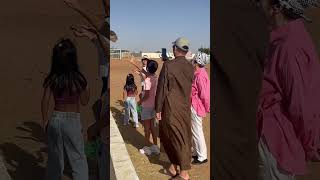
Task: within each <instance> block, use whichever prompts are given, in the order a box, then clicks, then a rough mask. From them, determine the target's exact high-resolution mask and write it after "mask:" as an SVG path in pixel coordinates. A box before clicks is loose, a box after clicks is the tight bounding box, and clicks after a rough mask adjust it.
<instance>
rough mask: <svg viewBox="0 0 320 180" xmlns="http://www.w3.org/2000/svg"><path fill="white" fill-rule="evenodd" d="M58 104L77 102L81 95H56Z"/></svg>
mask: <svg viewBox="0 0 320 180" xmlns="http://www.w3.org/2000/svg"><path fill="white" fill-rule="evenodd" d="M54 100H55V103H56V104H77V103H78V101H79V95H73V96H61V97H57V96H55V97H54Z"/></svg>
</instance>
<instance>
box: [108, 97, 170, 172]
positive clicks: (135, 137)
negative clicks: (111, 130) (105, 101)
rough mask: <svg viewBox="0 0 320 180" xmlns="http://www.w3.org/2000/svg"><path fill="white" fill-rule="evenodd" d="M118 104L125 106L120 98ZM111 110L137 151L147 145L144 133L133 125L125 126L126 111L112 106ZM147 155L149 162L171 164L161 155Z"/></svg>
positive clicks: (121, 130) (127, 139)
mask: <svg viewBox="0 0 320 180" xmlns="http://www.w3.org/2000/svg"><path fill="white" fill-rule="evenodd" d="M117 105H118V106H120V107H124V102H123V101H121V100H118V101H117ZM110 110H111V112H112V115H113V117H114V119H115V120H116V123H117V125H118V129H119V131H120V133H121V135H122V138H123V140H124V141H125V143H127V144H131V145H133V146H134V147H135V148H136V149H137V151H138V150H139V149H141V148H142V147H143V146H144V145H145V139H144V135H143V134H141V133H140V132H138V131H137V130H136V129H135V128H133V127H130V126H123V118H124V111H121V110H119V108H116V107H110ZM141 156H143V155H141ZM147 157H148V159H149V162H150V163H152V164H158V165H161V166H163V167H167V166H168V165H169V162H168V161H165V160H162V158H160V156H155V155H151V156H147Z"/></svg>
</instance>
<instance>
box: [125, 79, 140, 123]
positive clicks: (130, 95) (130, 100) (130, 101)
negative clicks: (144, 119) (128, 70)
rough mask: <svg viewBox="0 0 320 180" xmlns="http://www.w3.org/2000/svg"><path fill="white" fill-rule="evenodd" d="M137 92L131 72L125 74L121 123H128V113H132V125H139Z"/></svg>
mask: <svg viewBox="0 0 320 180" xmlns="http://www.w3.org/2000/svg"><path fill="white" fill-rule="evenodd" d="M137 94H138V90H137V86H136V84H135V82H134V76H133V75H132V74H128V75H127V79H126V84H125V85H124V87H123V101H124V104H125V116H124V121H123V125H128V123H129V118H130V113H131V114H132V117H133V121H134V123H135V124H134V127H135V128H137V127H139V124H138V123H139V122H138V112H137V102H136V95H137Z"/></svg>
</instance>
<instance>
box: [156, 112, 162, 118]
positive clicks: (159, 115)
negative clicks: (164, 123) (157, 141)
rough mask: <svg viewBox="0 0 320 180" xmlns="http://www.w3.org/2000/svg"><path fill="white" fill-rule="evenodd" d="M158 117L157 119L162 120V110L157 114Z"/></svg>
mask: <svg viewBox="0 0 320 180" xmlns="http://www.w3.org/2000/svg"><path fill="white" fill-rule="evenodd" d="M156 118H157V120H161V112H159V113H157V114H156Z"/></svg>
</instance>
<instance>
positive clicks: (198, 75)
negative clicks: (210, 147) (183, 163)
mask: <svg viewBox="0 0 320 180" xmlns="http://www.w3.org/2000/svg"><path fill="white" fill-rule="evenodd" d="M208 63H209V57H208V55H207V54H205V53H201V52H198V53H197V54H196V55H195V57H194V59H193V66H194V69H195V72H194V80H193V82H192V90H191V132H192V140H193V146H192V147H193V158H194V160H193V162H192V163H193V164H203V163H206V162H207V161H208V160H207V146H206V141H205V139H204V134H203V128H202V120H203V117H205V116H206V113H209V112H210V80H209V77H208V74H207V72H206V69H205V65H207V64H208Z"/></svg>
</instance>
